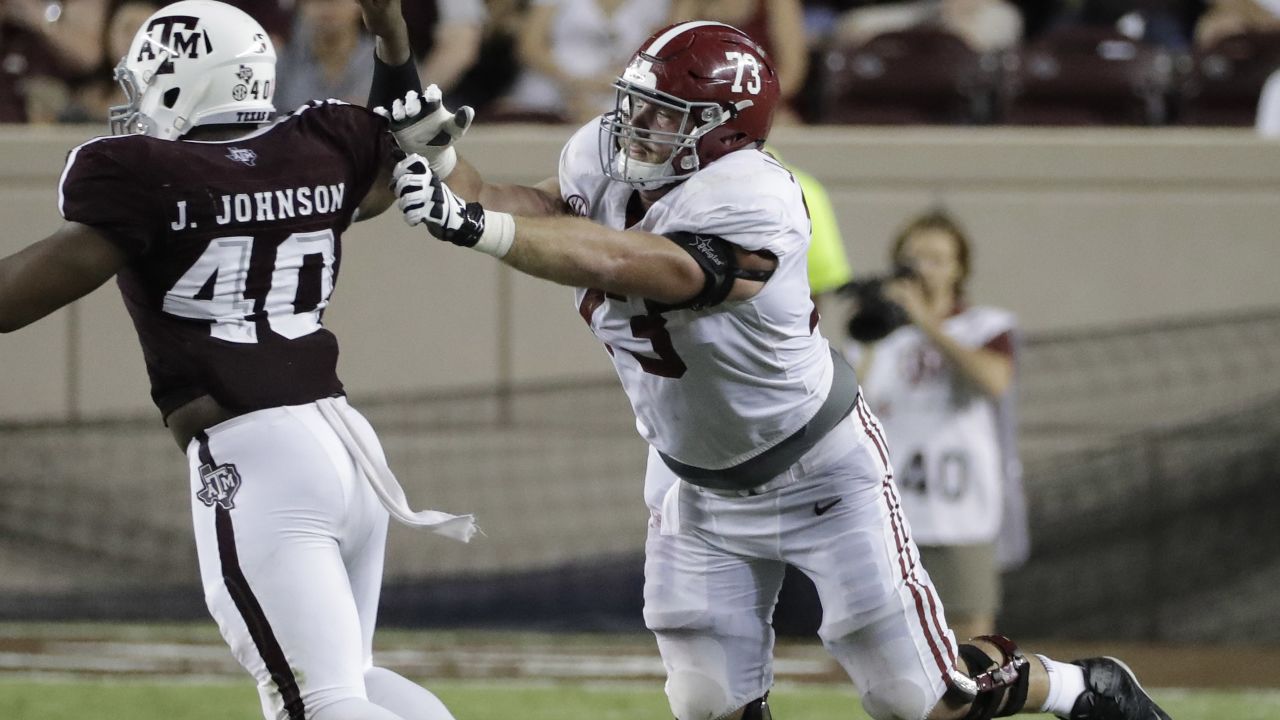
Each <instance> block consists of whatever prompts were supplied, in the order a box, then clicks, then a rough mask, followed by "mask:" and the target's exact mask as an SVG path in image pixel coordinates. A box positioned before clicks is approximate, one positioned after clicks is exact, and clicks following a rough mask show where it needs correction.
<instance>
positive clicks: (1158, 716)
mask: <svg viewBox="0 0 1280 720" xmlns="http://www.w3.org/2000/svg"><path fill="white" fill-rule="evenodd" d="M1072 664H1073V665H1078V666H1080V667H1081V668H1083V669H1084V684H1085V691H1084V693H1083V694H1082V695H1081V696H1080V697H1079V698H1078V699H1077V700H1076V704H1075V705H1074V706H1073V707H1072V708H1071V715H1070V718H1069V720H1171V718H1170V717H1169V714H1168V713H1166V712H1165V711H1164V710H1161V709H1160V706H1159V705H1156V703H1155V701H1154V700H1152V699H1151V696H1150V695H1148V694H1147V691H1146V690H1143V689H1142V686H1141V685H1139V684H1138V678H1137V677H1136V676H1135V675H1134V674H1133V671H1132V670H1130V669H1129V666H1128V665H1125V664H1124V663H1122V662H1120V661H1119V660H1117V659H1115V658H1113V657H1101V658H1088V659H1086V660H1075V661H1073V662H1072Z"/></svg>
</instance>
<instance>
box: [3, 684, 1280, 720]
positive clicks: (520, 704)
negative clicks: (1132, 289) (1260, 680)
mask: <svg viewBox="0 0 1280 720" xmlns="http://www.w3.org/2000/svg"><path fill="white" fill-rule="evenodd" d="M432 686H433V689H434V690H435V692H436V693H437V694H438V695H439V696H440V697H441V699H443V700H444V701H445V703H446V704H448V705H449V707H450V709H451V710H453V712H454V714H455V715H456V716H457V717H458V720H507V719H508V718H520V719H521V720H665V719H666V718H669V717H670V714H669V712H668V711H667V707H666V701H665V699H664V698H663V697H662V692H661V689H660V687H658V686H647V685H643V684H607V685H579V684H528V683H504V682H478V681H449V682H437V683H433V684H432ZM1153 694H1154V695H1155V696H1156V699H1157V700H1159V701H1160V703H1161V705H1162V706H1163V707H1164V708H1165V709H1166V710H1168V711H1169V713H1170V715H1171V716H1172V717H1173V718H1174V719H1175V720H1274V719H1275V718H1280V693H1277V692H1274V691H1258V692H1245V691H1195V692H1186V691H1178V690H1167V691H1155V692H1154V693H1153ZM773 708H774V717H776V718H778V720H821V719H822V718H841V719H846V720H862V719H864V718H866V715H864V714H863V713H862V711H861V710H860V709H859V708H858V702H857V699H856V698H855V697H854V695H853V693H852V692H851V691H849V690H844V689H835V688H825V687H811V686H800V685H785V686H782V687H780V688H778V689H777V690H776V691H775V692H774V696H773ZM259 717H261V715H259V710H258V700H257V696H256V694H255V693H254V692H253V689H252V687H251V686H250V685H249V683H247V682H223V681H218V682H214V683H187V682H167V683H166V682H156V681H126V682H120V681H115V682H111V683H106V682H92V681H60V680H47V681H43V680H42V681H14V680H4V679H0V718H4V719H5V720H84V719H85V718H94V719H96V720H215V719H216V720H241V719H243V720H256V719H257V718H259ZM1045 717H1047V716H1045Z"/></svg>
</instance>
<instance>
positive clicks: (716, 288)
mask: <svg viewBox="0 0 1280 720" xmlns="http://www.w3.org/2000/svg"><path fill="white" fill-rule="evenodd" d="M663 237H665V238H667V239H668V240H670V241H671V242H673V243H675V244H676V245H677V246H679V247H680V249H681V250H684V251H685V252H687V253H689V256H690V257H692V258H693V259H694V261H695V262H697V263H698V267H700V268H702V274H703V276H704V277H705V282H704V283H703V284H702V290H701V291H699V292H698V294H697V295H694V296H693V297H692V298H690V299H689V300H686V301H685V302H683V303H679V304H677V305H668V306H665V309H668V310H686V309H687V310H702V309H703V308H709V307H713V306H716V305H719V304H720V303H722V302H724V299H725V298H727V297H729V291H730V290H732V289H733V283H734V281H735V280H737V279H738V278H742V279H744V280H758V281H760V282H764V281H766V280H768V279H769V278H770V277H772V276H773V270H744V269H742V268H741V267H739V266H738V257H737V256H736V255H735V254H734V246H733V244H732V243H730V242H729V241H728V240H725V239H724V238H722V237H718V236H716V235H699V234H696V233H690V232H673V233H667V234H666V235H664V236H663Z"/></svg>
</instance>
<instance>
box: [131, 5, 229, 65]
mask: <svg viewBox="0 0 1280 720" xmlns="http://www.w3.org/2000/svg"><path fill="white" fill-rule="evenodd" d="M157 31H158V34H159V37H158V38H157V37H156V35H157ZM147 36H148V37H150V38H151V39H152V42H144V43H142V47H140V48H138V57H137V58H135V60H137V61H142V60H154V59H155V58H156V52H155V48H154V47H153V44H154V43H157V42H158V43H159V44H160V45H161V46H162V47H166V48H169V49H170V50H172V51H173V57H179V58H188V59H192V60H194V59H196V58H198V57H200V54H201V53H211V52H213V43H212V42H210V41H209V33H206V32H204V31H203V30H200V18H197V17H192V16H190V15H168V16H165V17H160V18H156V19H155V20H152V21H151V24H150V25H148V26H147Z"/></svg>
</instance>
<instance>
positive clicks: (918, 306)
mask: <svg viewBox="0 0 1280 720" xmlns="http://www.w3.org/2000/svg"><path fill="white" fill-rule="evenodd" d="M883 292H884V296H885V299H887V300H889V302H892V303H894V304H896V305H899V306H901V307H902V309H903V310H905V311H906V312H907V317H908V318H909V319H910V320H911V322H912V323H913V324H915V325H920V324H921V323H922V322H926V321H928V320H929V317H930V316H929V312H930V311H929V301H928V300H927V299H926V298H925V294H924V285H922V284H921V283H920V281H919V280H917V279H915V278H898V279H896V280H890V281H889V282H886V283H885V284H884V291H883Z"/></svg>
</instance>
